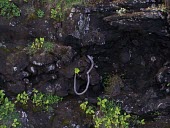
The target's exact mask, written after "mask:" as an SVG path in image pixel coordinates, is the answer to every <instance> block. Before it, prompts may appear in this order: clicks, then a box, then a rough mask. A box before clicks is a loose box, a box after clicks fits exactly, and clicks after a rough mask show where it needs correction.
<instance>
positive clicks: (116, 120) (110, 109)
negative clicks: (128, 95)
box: [80, 98, 144, 128]
mask: <svg viewBox="0 0 170 128" xmlns="http://www.w3.org/2000/svg"><path fill="white" fill-rule="evenodd" d="M80 108H81V109H82V110H83V111H84V112H85V113H86V114H89V115H91V116H92V117H93V123H94V127H95V128H129V126H130V121H131V115H130V114H128V113H126V112H123V111H122V110H121V107H120V106H119V105H118V104H116V103H114V102H113V101H109V100H108V99H101V98H98V102H97V107H95V106H90V105H88V101H86V102H83V103H82V104H80ZM138 124H144V120H141V121H139V120H138Z"/></svg>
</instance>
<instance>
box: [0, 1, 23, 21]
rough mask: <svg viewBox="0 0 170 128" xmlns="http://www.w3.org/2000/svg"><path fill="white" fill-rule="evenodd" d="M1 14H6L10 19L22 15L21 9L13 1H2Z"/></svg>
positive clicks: (0, 2)
mask: <svg viewBox="0 0 170 128" xmlns="http://www.w3.org/2000/svg"><path fill="white" fill-rule="evenodd" d="M0 15H1V16H5V17H7V18H8V19H9V18H12V17H15V16H17V17H18V16H20V9H19V8H18V7H17V6H16V5H15V4H14V3H13V2H9V1H0Z"/></svg>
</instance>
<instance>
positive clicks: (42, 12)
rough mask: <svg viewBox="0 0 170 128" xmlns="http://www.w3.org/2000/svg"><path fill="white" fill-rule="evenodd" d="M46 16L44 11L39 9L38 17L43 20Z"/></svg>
mask: <svg viewBox="0 0 170 128" xmlns="http://www.w3.org/2000/svg"><path fill="white" fill-rule="evenodd" d="M44 15H45V13H44V11H42V10H41V9H38V11H37V16H38V17H39V18H42V17H44Z"/></svg>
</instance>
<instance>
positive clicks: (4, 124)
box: [0, 90, 21, 128]
mask: <svg viewBox="0 0 170 128" xmlns="http://www.w3.org/2000/svg"><path fill="white" fill-rule="evenodd" d="M20 126H21V123H20V119H19V114H18V113H17V112H16V110H15V104H14V103H12V102H11V101H9V99H8V98H7V97H5V94H4V91H3V90H0V128H10V127H14V128H18V127H20Z"/></svg>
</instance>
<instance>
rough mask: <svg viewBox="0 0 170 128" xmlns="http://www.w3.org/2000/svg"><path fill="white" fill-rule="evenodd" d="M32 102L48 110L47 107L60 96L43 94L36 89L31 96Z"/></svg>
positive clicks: (57, 100)
mask: <svg viewBox="0 0 170 128" xmlns="http://www.w3.org/2000/svg"><path fill="white" fill-rule="evenodd" d="M31 99H32V103H33V104H34V105H35V106H36V107H40V108H42V109H45V110H47V111H48V110H49V107H50V106H51V105H53V104H54V103H58V102H59V101H61V100H62V98H61V97H59V96H56V95H52V94H43V93H41V92H38V90H36V89H34V90H33V96H32V98H31Z"/></svg>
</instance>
